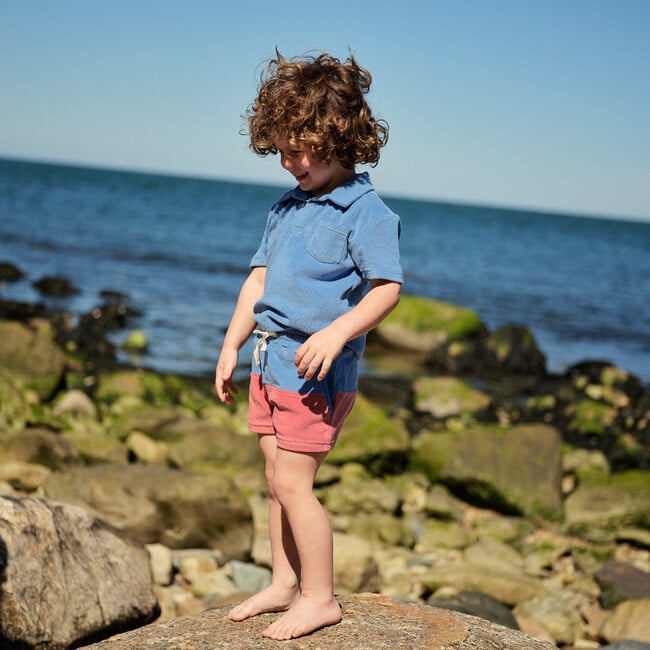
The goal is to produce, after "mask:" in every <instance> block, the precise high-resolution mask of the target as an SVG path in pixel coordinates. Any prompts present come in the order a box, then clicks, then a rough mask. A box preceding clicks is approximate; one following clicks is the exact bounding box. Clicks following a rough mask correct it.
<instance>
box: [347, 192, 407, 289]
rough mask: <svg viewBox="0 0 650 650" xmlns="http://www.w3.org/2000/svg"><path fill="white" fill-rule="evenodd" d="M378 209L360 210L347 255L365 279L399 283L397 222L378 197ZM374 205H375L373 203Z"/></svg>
mask: <svg viewBox="0 0 650 650" xmlns="http://www.w3.org/2000/svg"><path fill="white" fill-rule="evenodd" d="M379 205H380V206H381V207H382V208H383V209H381V210H380V211H379V210H377V211H376V210H364V211H363V212H364V213H363V214H362V215H360V217H359V219H358V221H357V223H356V227H355V229H354V232H353V233H352V234H351V237H350V255H351V256H352V259H353V260H354V263H355V264H356V266H357V268H358V269H359V270H360V271H361V275H362V276H363V277H364V278H365V279H366V280H389V281H391V282H399V283H400V284H402V283H403V274H402V264H401V260H400V253H399V238H400V234H401V223H400V219H399V217H398V216H397V215H396V214H394V213H393V212H391V211H390V210H389V209H388V208H387V207H386V206H385V205H384V204H383V203H382V202H381V201H379ZM375 207H378V206H375Z"/></svg>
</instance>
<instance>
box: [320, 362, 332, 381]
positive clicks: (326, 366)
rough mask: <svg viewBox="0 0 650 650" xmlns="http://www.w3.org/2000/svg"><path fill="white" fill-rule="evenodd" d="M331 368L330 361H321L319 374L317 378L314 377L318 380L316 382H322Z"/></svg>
mask: <svg viewBox="0 0 650 650" xmlns="http://www.w3.org/2000/svg"><path fill="white" fill-rule="evenodd" d="M331 367H332V363H331V361H327V360H325V361H323V363H322V364H321V367H320V372H319V373H318V377H316V379H318V381H323V379H325V377H326V376H327V373H328V372H329V370H330V368H331Z"/></svg>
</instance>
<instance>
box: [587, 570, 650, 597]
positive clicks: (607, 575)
mask: <svg viewBox="0 0 650 650" xmlns="http://www.w3.org/2000/svg"><path fill="white" fill-rule="evenodd" d="M594 577H595V578H596V581H597V582H598V584H599V585H600V589H601V594H600V604H601V605H602V606H603V607H604V608H605V609H612V608H613V607H615V606H616V605H618V604H619V603H621V602H623V601H624V600H629V599H632V598H650V573H646V572H645V571H641V570H640V569H637V568H636V567H634V566H632V565H631V564H626V563H625V562H618V561H616V560H609V561H608V562H605V564H604V565H603V567H602V568H601V569H600V570H599V571H597V572H596V573H595V574H594Z"/></svg>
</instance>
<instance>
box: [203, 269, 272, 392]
mask: <svg viewBox="0 0 650 650" xmlns="http://www.w3.org/2000/svg"><path fill="white" fill-rule="evenodd" d="M265 277H266V268H265V267H263V266H258V267H255V268H254V269H253V270H252V271H251V272H250V274H249V276H248V277H247V278H246V280H245V281H244V284H243V285H242V288H241V290H240V291H239V298H238V299H237V305H236V306H235V311H234V312H233V315H232V318H231V320H230V325H229V326H228V330H227V331H226V336H225V337H224V340H223V346H222V347H221V354H220V355H219V360H218V361H217V368H216V370H215V376H214V387H215V389H216V391H217V395H218V396H219V399H220V400H221V401H222V402H224V403H226V404H232V403H233V402H234V400H235V398H234V396H233V393H237V392H238V391H237V388H236V387H235V385H234V384H233V383H232V375H233V373H234V372H235V368H236V367H237V362H238V360H239V350H240V349H241V347H242V345H244V343H246V341H247V340H248V337H249V336H250V335H251V332H252V331H253V329H254V328H255V319H254V318H253V306H254V305H255V303H256V302H257V301H258V300H259V299H260V298H261V297H262V293H264V278H265Z"/></svg>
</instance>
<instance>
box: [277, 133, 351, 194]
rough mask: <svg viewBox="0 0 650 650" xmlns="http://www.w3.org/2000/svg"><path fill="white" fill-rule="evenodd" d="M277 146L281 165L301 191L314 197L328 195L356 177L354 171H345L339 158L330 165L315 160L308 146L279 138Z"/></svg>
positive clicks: (333, 159) (334, 159) (329, 163)
mask: <svg viewBox="0 0 650 650" xmlns="http://www.w3.org/2000/svg"><path fill="white" fill-rule="evenodd" d="M275 146H276V148H277V150H278V151H279V153H280V164H281V165H282V166H283V167H284V168H285V169H286V170H287V171H288V172H289V173H290V174H291V175H292V176H293V177H294V178H295V179H296V181H298V185H299V186H300V189H301V190H303V191H305V192H307V193H309V194H311V195H312V196H318V195H319V194H327V193H328V192H331V191H332V190H333V189H335V188H336V187H338V186H339V185H343V183H346V182H347V181H349V180H350V179H351V178H352V177H353V176H354V170H353V169H345V167H343V166H342V165H341V161H340V160H339V159H338V158H332V160H331V161H330V162H328V163H324V162H321V161H319V160H318V159H316V158H314V156H313V154H312V152H311V149H310V148H309V147H307V146H306V145H301V144H299V143H294V144H292V143H290V142H289V140H287V139H286V138H277V140H276V142H275Z"/></svg>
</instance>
